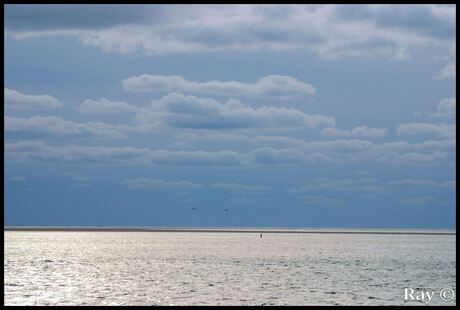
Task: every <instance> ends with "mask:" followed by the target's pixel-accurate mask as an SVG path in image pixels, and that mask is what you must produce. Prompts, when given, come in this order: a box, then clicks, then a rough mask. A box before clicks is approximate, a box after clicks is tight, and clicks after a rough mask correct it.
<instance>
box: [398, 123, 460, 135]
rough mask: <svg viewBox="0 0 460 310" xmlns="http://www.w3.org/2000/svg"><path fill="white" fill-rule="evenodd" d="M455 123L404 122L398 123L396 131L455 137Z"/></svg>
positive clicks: (406, 133) (401, 133)
mask: <svg viewBox="0 0 460 310" xmlns="http://www.w3.org/2000/svg"><path fill="white" fill-rule="evenodd" d="M455 128H456V125H455V124H452V125H448V124H445V123H441V124H439V125H436V124H431V123H405V124H399V125H398V129H397V130H396V133H397V134H398V135H405V136H416V135H435V136H439V137H444V138H452V137H454V138H455V135H456V132H455V130H456V129H455Z"/></svg>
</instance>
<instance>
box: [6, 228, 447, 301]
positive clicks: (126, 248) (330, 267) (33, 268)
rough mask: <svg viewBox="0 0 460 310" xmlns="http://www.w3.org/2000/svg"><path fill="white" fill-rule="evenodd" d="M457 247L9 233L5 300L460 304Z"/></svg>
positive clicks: (409, 239) (346, 237)
mask: <svg viewBox="0 0 460 310" xmlns="http://www.w3.org/2000/svg"><path fill="white" fill-rule="evenodd" d="M455 249H456V236H455V235H406V234H346V233H345V234H344V233H276V232H265V233H264V234H263V237H262V238H261V237H260V232H258V231H255V230H254V232H168V231H160V232H138V231H137V232H126V231H120V232H114V231H57V232H56V231H54V232H53V231H5V234H4V250H5V254H4V296H5V299H4V300H5V301H4V303H5V305H96V306H97V305H424V304H428V305H455V304H456V296H455V295H453V296H454V297H453V298H452V299H451V300H448V301H445V300H443V299H442V298H441V296H440V293H441V291H442V290H443V289H448V291H447V294H445V295H444V297H445V299H450V298H451V297H452V293H454V294H456V257H455V251H456V250H455ZM405 289H413V290H414V291H413V292H414V293H413V294H412V295H411V296H412V297H414V298H415V297H418V299H419V300H416V299H415V300H411V296H405V292H406V291H405ZM449 290H451V291H449ZM424 292H433V294H432V299H431V300H430V301H429V302H428V298H427V295H426V294H422V293H424ZM449 294H451V295H449ZM422 295H423V297H424V299H421V297H422ZM405 297H407V298H408V299H407V300H405Z"/></svg>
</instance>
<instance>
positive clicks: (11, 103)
mask: <svg viewBox="0 0 460 310" xmlns="http://www.w3.org/2000/svg"><path fill="white" fill-rule="evenodd" d="M3 99H4V104H5V108H10V109H16V110H32V109H55V108H59V107H61V106H62V105H63V104H62V102H60V101H59V100H58V99H56V98H54V97H53V96H50V95H26V94H23V93H20V92H18V91H17V90H13V89H9V88H5V93H4V98H3Z"/></svg>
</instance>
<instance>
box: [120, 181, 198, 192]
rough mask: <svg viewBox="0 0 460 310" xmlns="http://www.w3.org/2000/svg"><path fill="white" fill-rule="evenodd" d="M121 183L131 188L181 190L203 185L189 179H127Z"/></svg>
mask: <svg viewBox="0 0 460 310" xmlns="http://www.w3.org/2000/svg"><path fill="white" fill-rule="evenodd" d="M121 184H122V185H123V186H125V187H127V188H129V189H162V190H171V189H180V190H193V189H199V188H202V187H203V186H202V185H200V184H195V183H192V182H189V181H164V180H161V179H147V178H137V179H125V180H123V181H122V182H121Z"/></svg>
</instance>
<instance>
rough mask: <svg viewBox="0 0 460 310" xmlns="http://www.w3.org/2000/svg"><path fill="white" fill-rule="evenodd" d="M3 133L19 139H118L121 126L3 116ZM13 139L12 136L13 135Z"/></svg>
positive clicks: (53, 118) (39, 117)
mask: <svg viewBox="0 0 460 310" xmlns="http://www.w3.org/2000/svg"><path fill="white" fill-rule="evenodd" d="M4 119H5V127H4V128H5V131H6V132H8V133H9V134H10V136H11V135H12V134H15V135H16V136H20V137H21V138H62V137H104V138H120V137H123V136H124V134H123V133H122V132H121V130H122V129H123V128H124V127H123V126H121V125H119V126H114V125H109V124H105V123H99V122H97V123H94V122H89V123H75V122H72V121H66V120H63V119H62V118H61V117H57V116H34V117H31V118H20V117H13V116H5V117H4ZM13 137H14V135H13Z"/></svg>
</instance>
